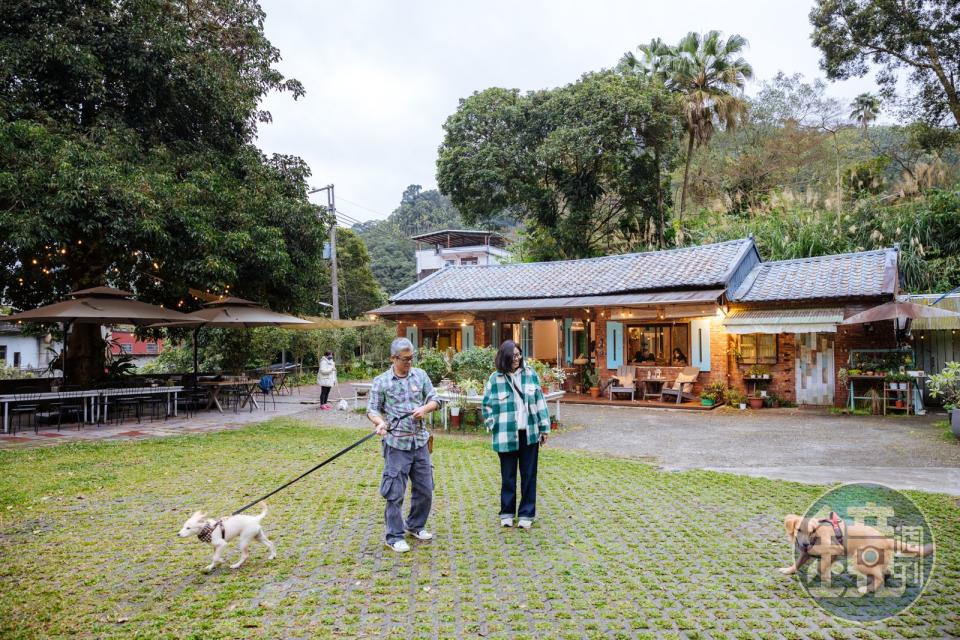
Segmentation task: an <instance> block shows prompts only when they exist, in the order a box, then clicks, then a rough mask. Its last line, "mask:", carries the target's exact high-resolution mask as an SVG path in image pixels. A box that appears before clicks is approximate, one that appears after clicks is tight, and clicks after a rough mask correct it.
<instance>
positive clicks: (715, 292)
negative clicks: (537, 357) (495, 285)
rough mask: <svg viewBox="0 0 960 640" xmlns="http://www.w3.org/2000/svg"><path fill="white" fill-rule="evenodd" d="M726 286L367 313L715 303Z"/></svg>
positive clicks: (428, 305)
mask: <svg viewBox="0 0 960 640" xmlns="http://www.w3.org/2000/svg"><path fill="white" fill-rule="evenodd" d="M724 291H725V289H706V290H700V291H664V292H658V293H629V294H620V295H609V296H568V297H560V298H522V299H514V300H469V301H463V302H459V301H450V302H433V303H421V304H388V305H386V306H383V307H380V308H379V309H373V310H372V311H369V312H368V313H375V314H379V315H400V314H407V313H450V312H464V311H466V312H472V311H517V310H524V311H525V310H528V309H529V310H531V311H536V310H540V309H565V308H583V307H590V306H604V307H620V306H623V307H626V306H661V305H668V304H696V303H710V304H715V303H717V302H718V300H719V299H720V297H721V296H722V295H723V293H724Z"/></svg>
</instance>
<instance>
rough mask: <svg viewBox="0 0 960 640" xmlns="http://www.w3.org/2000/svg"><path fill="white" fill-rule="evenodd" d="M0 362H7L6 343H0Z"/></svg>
mask: <svg viewBox="0 0 960 640" xmlns="http://www.w3.org/2000/svg"><path fill="white" fill-rule="evenodd" d="M0 363H3V364H7V345H5V344H0Z"/></svg>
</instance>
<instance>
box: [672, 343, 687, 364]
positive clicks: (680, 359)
mask: <svg viewBox="0 0 960 640" xmlns="http://www.w3.org/2000/svg"><path fill="white" fill-rule="evenodd" d="M673 364H675V365H679V366H681V367H685V366H687V356H686V354H684V353H683V351H681V350H680V347H677V348H675V349H674V350H673Z"/></svg>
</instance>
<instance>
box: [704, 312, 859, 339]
mask: <svg viewBox="0 0 960 640" xmlns="http://www.w3.org/2000/svg"><path fill="white" fill-rule="evenodd" d="M841 322H843V309H839V308H830V309H763V310H753V311H731V312H730V315H728V316H727V317H726V318H724V320H723V326H724V327H725V328H726V330H727V333H738V334H742V333H815V332H817V333H835V332H836V331H837V325H838V324H840V323H841Z"/></svg>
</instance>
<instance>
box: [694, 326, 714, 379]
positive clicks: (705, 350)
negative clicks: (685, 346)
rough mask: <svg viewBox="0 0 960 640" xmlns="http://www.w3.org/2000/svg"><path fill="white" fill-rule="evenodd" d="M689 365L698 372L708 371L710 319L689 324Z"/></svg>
mask: <svg viewBox="0 0 960 640" xmlns="http://www.w3.org/2000/svg"><path fill="white" fill-rule="evenodd" d="M690 347H691V349H692V351H693V353H691V354H690V365H691V366H693V367H697V368H698V369H700V371H710V318H698V319H696V320H693V321H691V322H690Z"/></svg>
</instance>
